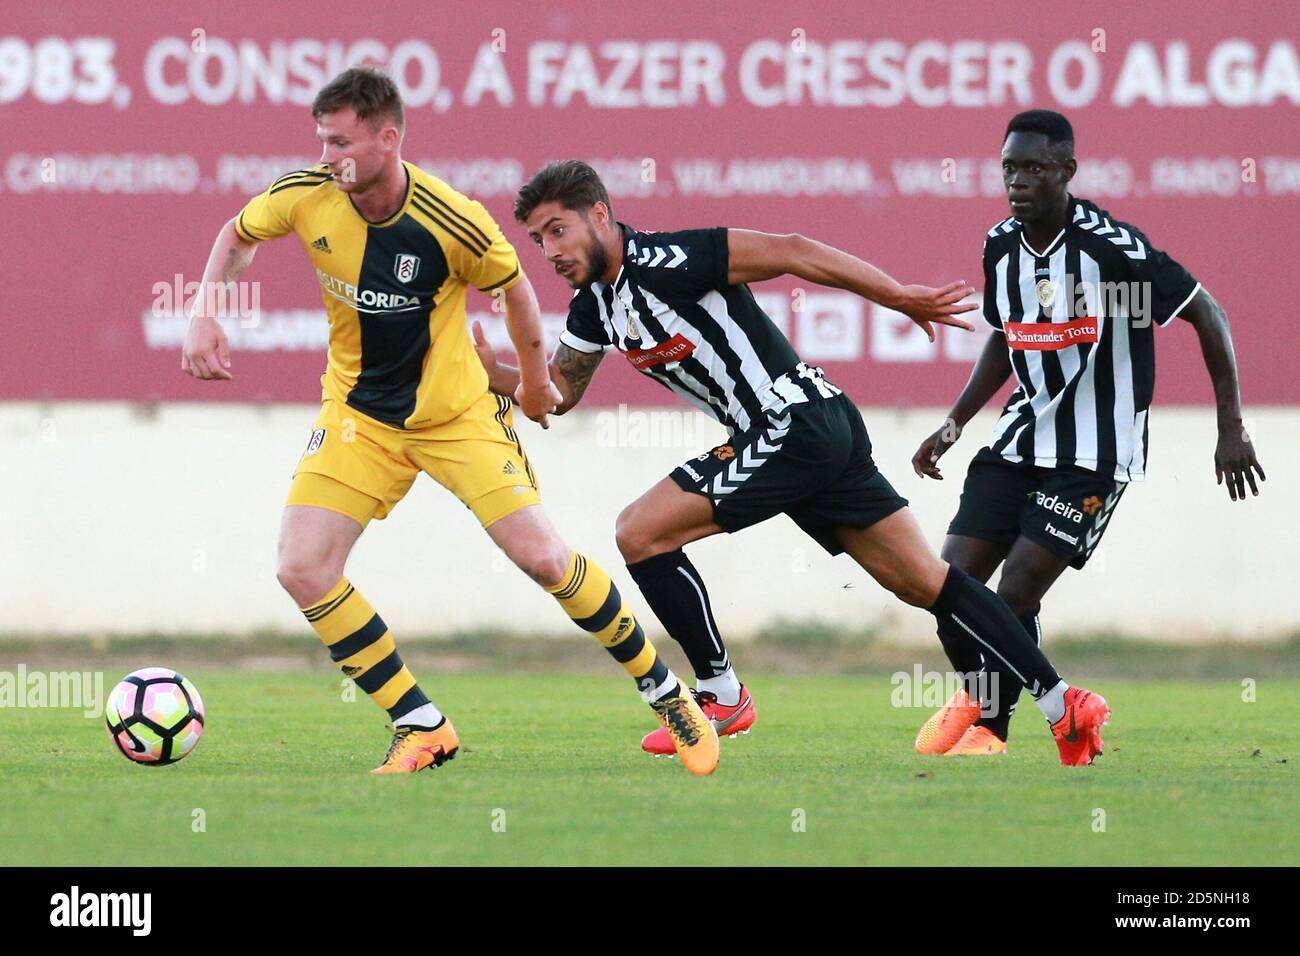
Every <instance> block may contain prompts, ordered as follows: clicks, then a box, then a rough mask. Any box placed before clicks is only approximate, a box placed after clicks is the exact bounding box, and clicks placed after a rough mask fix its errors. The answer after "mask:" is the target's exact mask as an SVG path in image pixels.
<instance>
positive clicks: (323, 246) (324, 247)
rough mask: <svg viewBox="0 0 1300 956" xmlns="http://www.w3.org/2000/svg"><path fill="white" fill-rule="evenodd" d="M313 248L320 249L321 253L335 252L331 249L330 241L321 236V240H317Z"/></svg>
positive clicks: (312, 245)
mask: <svg viewBox="0 0 1300 956" xmlns="http://www.w3.org/2000/svg"><path fill="white" fill-rule="evenodd" d="M311 247H312V248H313V249H319V250H320V251H321V252H331V251H333V250H331V249H330V241H329V240H328V239H326V238H325V237H324V236H321V237H320V238H319V239H317V240H316V241H315V242H313V243H312V244H311Z"/></svg>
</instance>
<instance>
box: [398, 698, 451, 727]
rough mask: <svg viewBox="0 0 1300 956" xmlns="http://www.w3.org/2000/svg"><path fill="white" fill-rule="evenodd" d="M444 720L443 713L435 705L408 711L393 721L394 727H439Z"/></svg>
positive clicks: (423, 705) (422, 705)
mask: <svg viewBox="0 0 1300 956" xmlns="http://www.w3.org/2000/svg"><path fill="white" fill-rule="evenodd" d="M441 720H442V711H440V710H439V709H438V708H437V707H434V706H433V704H421V705H420V706H419V707H417V708H415V710H412V711H408V712H407V713H405V714H402V716H401V717H397V718H395V719H394V720H393V726H394V727H409V726H411V725H412V724H414V725H415V726H416V727H437V726H438V724H439V722H440V721H441Z"/></svg>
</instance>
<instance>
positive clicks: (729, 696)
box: [695, 667, 740, 707]
mask: <svg viewBox="0 0 1300 956" xmlns="http://www.w3.org/2000/svg"><path fill="white" fill-rule="evenodd" d="M695 689H696V690H701V691H704V690H707V691H708V692H709V693H710V694H713V695H714V696H715V697H717V698H718V703H719V704H722V705H723V706H724V707H735V706H736V705H737V704H739V703H740V680H739V679H738V678H737V677H736V671H735V670H734V669H733V668H731V667H728V668H727V670H726V671H725V672H724V673H722V674H719V675H718V676H717V677H706V678H704V680H699V681H696V682H695Z"/></svg>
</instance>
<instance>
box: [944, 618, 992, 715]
mask: <svg viewBox="0 0 1300 956" xmlns="http://www.w3.org/2000/svg"><path fill="white" fill-rule="evenodd" d="M938 630H939V643H940V644H942V645H943V652H944V653H945V654H947V655H948V663H950V664H952V669H953V670H954V671H955V672H956V673H957V674H958V675H959V676H960V677H961V679H962V681H963V683H964V684H965V687H966V693H967V694H968V695H969V696H970V699H971V700H979V683H978V682H979V675H980V672H981V671H982V670H983V669H984V656H983V655H982V654H981V653H980V646H979V644H977V643H976V642H975V639H974V638H972V637H971V636H970V635H969V634H967V633H966V632H965V631H963V630H962V629H961V628H960V627H959V626H958V625H957V623H956V622H955V621H953V620H952V619H951V618H945V617H940V618H939V628H938Z"/></svg>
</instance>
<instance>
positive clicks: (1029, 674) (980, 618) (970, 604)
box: [930, 565, 1061, 700]
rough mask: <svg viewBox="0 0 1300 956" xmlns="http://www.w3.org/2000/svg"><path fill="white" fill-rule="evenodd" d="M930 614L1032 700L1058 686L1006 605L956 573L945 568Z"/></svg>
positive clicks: (1052, 670) (1058, 678) (1046, 662)
mask: <svg viewBox="0 0 1300 956" xmlns="http://www.w3.org/2000/svg"><path fill="white" fill-rule="evenodd" d="M930 613H931V614H933V615H934V616H935V617H937V618H938V619H939V621H940V622H941V623H948V622H951V623H952V624H954V625H955V626H956V627H957V628H958V629H959V630H961V631H964V632H965V633H967V634H969V635H970V636H971V637H972V638H974V639H975V641H976V642H977V643H978V644H979V645H980V648H981V650H982V652H983V654H984V655H985V657H986V658H988V660H990V661H992V662H996V663H998V664H1000V665H1002V666H1004V667H1005V668H1006V669H1007V671H1008V672H1009V673H1010V675H1011V676H1014V677H1016V678H1017V679H1018V680H1020V682H1021V683H1023V684H1024V685H1025V686H1026V687H1028V688H1029V693H1030V694H1032V695H1033V697H1034V699H1035V700H1037V699H1038V698H1039V697H1042V696H1043V695H1044V694H1046V693H1047V692H1048V691H1049V690H1051V689H1052V688H1053V687H1055V686H1056V685H1057V684H1059V683H1060V682H1061V675H1059V674H1058V673H1056V669H1055V668H1054V667H1052V664H1051V661H1049V660H1048V659H1047V658H1046V657H1045V656H1044V655H1043V652H1042V651H1041V650H1040V649H1039V648H1038V645H1037V644H1035V643H1034V639H1033V638H1032V637H1030V636H1029V632H1028V631H1026V630H1025V628H1024V626H1023V625H1022V624H1021V623H1020V622H1019V621H1017V620H1016V616H1015V615H1014V614H1012V613H1011V609H1010V608H1009V607H1007V605H1006V602H1005V601H1003V600H1002V598H1000V597H998V596H997V595H996V594H994V593H993V592H992V591H990V590H989V589H988V588H987V587H985V586H984V585H983V584H980V582H978V581H976V580H975V579H974V578H972V577H971V576H970V575H968V574H966V573H965V572H963V571H961V570H960V569H958V568H956V567H953V566H952V565H949V567H948V577H947V579H946V580H945V581H944V582H943V589H942V590H941V591H940V592H939V599H938V600H937V601H935V602H934V607H932V608H930ZM999 690H1000V688H999ZM999 696H1001V694H1000V695H999Z"/></svg>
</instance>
